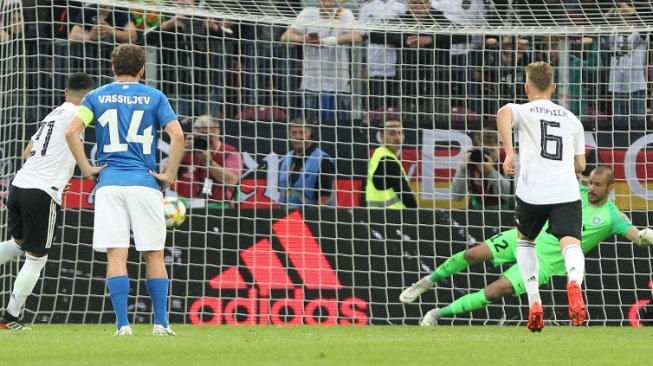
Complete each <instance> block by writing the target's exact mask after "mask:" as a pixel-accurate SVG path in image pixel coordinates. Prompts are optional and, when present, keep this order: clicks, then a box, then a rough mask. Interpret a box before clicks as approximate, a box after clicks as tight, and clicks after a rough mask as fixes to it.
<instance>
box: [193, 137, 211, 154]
mask: <svg viewBox="0 0 653 366" xmlns="http://www.w3.org/2000/svg"><path fill="white" fill-rule="evenodd" d="M208 148H209V138H208V137H207V136H195V137H193V150H200V151H205V150H207V149H208Z"/></svg>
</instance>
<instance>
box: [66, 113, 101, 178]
mask: <svg viewBox="0 0 653 366" xmlns="http://www.w3.org/2000/svg"><path fill="white" fill-rule="evenodd" d="M84 128H86V126H85V125H84V122H83V121H82V119H81V118H79V117H77V116H74V117H73V119H72V120H71V121H70V125H69V126H68V129H67V130H66V141H67V142H68V147H69V148H70V152H71V153H72V154H73V156H74V157H75V161H76V162H77V165H78V166H79V169H80V170H81V171H82V174H83V175H84V177H85V178H88V179H91V180H96V179H97V176H98V174H100V171H102V169H104V167H105V166H106V165H102V166H93V165H91V162H90V161H89V160H88V157H87V156H86V152H85V151H84V143H83V142H82V140H81V139H80V138H79V136H80V134H81V133H82V131H84Z"/></svg>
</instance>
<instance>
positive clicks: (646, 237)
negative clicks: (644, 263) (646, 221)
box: [637, 228, 653, 245]
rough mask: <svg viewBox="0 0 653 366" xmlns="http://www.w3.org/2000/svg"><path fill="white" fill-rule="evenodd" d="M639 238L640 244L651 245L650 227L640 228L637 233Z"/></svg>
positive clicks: (652, 234) (652, 232) (652, 236)
mask: <svg viewBox="0 0 653 366" xmlns="http://www.w3.org/2000/svg"><path fill="white" fill-rule="evenodd" d="M637 237H638V238H639V242H640V245H651V244H653V230H651V229H648V228H646V229H642V230H640V231H639V233H637Z"/></svg>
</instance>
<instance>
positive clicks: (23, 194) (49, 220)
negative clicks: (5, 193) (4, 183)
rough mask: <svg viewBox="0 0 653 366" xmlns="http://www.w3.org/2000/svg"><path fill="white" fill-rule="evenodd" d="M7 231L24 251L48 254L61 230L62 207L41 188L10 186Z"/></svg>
mask: <svg viewBox="0 0 653 366" xmlns="http://www.w3.org/2000/svg"><path fill="white" fill-rule="evenodd" d="M7 209H8V214H7V230H8V231H9V234H10V235H11V236H12V237H13V238H14V239H19V240H22V243H21V247H22V248H23V250H24V251H26V252H30V253H34V254H37V255H45V254H47V253H48V249H50V246H52V243H53V242H54V239H55V235H56V233H57V231H58V229H59V225H58V223H57V217H58V216H59V211H60V210H61V206H59V205H58V204H57V203H56V202H55V201H54V200H53V199H52V197H50V195H49V194H47V193H45V192H44V191H42V190H40V189H31V188H30V189H25V188H18V187H15V186H13V185H12V186H11V187H9V198H8V199H7Z"/></svg>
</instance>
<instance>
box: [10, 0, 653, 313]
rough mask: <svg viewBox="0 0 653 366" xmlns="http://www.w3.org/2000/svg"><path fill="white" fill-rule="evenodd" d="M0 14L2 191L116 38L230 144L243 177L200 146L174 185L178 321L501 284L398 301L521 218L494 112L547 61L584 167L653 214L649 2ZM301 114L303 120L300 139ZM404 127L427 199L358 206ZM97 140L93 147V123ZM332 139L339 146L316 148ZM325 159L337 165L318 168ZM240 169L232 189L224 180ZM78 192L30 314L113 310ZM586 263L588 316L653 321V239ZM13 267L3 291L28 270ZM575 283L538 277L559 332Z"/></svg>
mask: <svg viewBox="0 0 653 366" xmlns="http://www.w3.org/2000/svg"><path fill="white" fill-rule="evenodd" d="M0 4H1V7H0V117H1V119H0V122H1V124H0V197H1V198H2V202H3V203H4V202H5V200H6V196H7V190H8V185H9V184H10V182H11V179H12V177H13V175H14V174H15V172H16V171H17V169H19V168H20V166H21V165H22V162H21V158H20V156H21V152H22V149H23V148H24V146H25V144H26V143H27V141H28V139H29V137H30V136H31V135H32V134H33V133H34V131H36V128H37V127H38V124H39V121H40V120H41V119H42V118H43V117H44V116H45V115H47V113H48V112H49V111H50V110H51V109H52V108H54V107H55V106H58V105H59V104H61V103H62V102H63V92H64V87H65V81H66V77H67V76H68V75H69V74H70V73H73V72H79V71H83V72H86V73H88V74H91V75H93V76H94V77H95V78H96V80H97V82H98V84H104V83H108V82H111V80H112V73H111V65H110V55H111V51H112V49H113V48H114V47H115V46H116V44H119V43H124V42H133V43H138V44H140V45H142V46H143V47H144V49H145V51H146V55H147V56H146V57H147V64H146V67H145V77H144V80H143V82H144V83H147V84H148V85H151V86H154V87H157V88H159V89H160V90H162V91H163V92H164V93H165V94H166V95H167V96H168V98H169V100H170V102H171V104H172V107H173V109H174V110H175V112H176V113H177V114H178V116H179V120H180V122H181V123H182V126H183V128H184V130H185V131H186V132H187V133H188V134H193V136H195V137H193V140H194V143H195V144H201V141H199V140H202V137H200V138H199V139H198V137H197V136H206V133H207V130H208V131H210V132H211V133H219V134H220V140H221V142H222V144H223V145H222V147H219V148H218V144H217V143H216V142H215V141H214V140H211V139H209V140H206V138H204V143H205V144H208V146H209V148H211V149H213V150H214V151H215V152H219V153H217V154H216V155H215V156H214V159H218V160H216V164H219V165H221V166H223V167H224V168H225V170H226V171H228V172H230V174H227V173H224V174H222V173H221V175H220V177H217V176H212V175H210V173H207V171H208V170H207V166H206V165H205V164H199V163H198V162H197V160H193V159H192V158H188V159H187V160H185V161H184V166H182V171H181V173H180V177H179V180H178V182H177V184H176V185H174V186H173V187H172V189H171V190H169V191H168V192H166V194H167V195H177V196H180V197H181V198H182V200H183V201H184V202H185V203H186V205H187V207H188V213H187V217H186V221H185V223H184V224H183V225H182V226H180V227H179V228H177V229H175V230H171V231H169V232H168V239H167V240H168V242H167V247H166V262H167V265H168V271H169V274H170V277H171V280H172V285H171V302H170V311H171V314H170V318H171V321H172V322H174V323H193V324H236V323H238V324H417V322H418V320H419V319H420V318H421V317H422V316H423V315H424V314H425V313H426V312H427V311H428V310H430V309H432V308H434V307H443V306H446V305H447V304H449V303H451V302H452V301H454V300H455V299H457V298H460V297H461V296H463V295H465V294H467V293H471V292H475V291H478V290H480V289H482V288H484V287H485V286H488V285H489V284H491V283H492V282H494V281H496V280H497V279H499V278H500V276H501V274H502V273H503V272H504V271H506V270H507V269H508V268H509V266H510V265H511V264H510V263H506V264H504V265H502V266H494V265H493V264H492V263H491V262H488V263H486V264H475V265H472V266H470V267H469V268H465V269H462V270H461V271H460V273H458V274H456V275H454V276H452V277H448V278H445V279H443V280H442V281H440V282H439V283H438V284H437V285H436V286H435V288H434V289H433V290H432V291H429V292H427V293H425V294H424V295H423V296H422V297H421V298H420V299H418V300H417V301H416V302H415V303H414V304H409V305H403V304H401V303H400V302H399V299H398V297H399V294H400V293H401V291H402V290H403V289H404V288H406V287H407V286H409V285H411V284H412V283H413V282H415V281H417V280H418V279H419V278H421V277H423V276H425V275H427V274H429V273H430V272H431V271H433V270H434V268H435V267H436V266H439V265H442V263H443V262H444V261H445V260H446V259H447V258H448V257H449V256H451V255H453V254H455V253H457V252H460V251H463V250H465V249H468V248H470V247H471V246H472V245H474V244H476V243H479V242H483V241H484V240H485V239H487V238H490V237H492V236H493V235H495V234H497V233H499V232H501V231H503V230H508V229H510V228H512V227H514V219H513V209H514V206H513V198H514V197H513V195H512V191H513V190H514V182H513V181H512V180H511V179H510V178H507V177H502V175H501V166H500V163H497V159H499V149H498V148H497V147H498V146H499V141H497V134H496V118H495V115H496V111H497V109H498V108H499V107H500V106H502V105H504V104H505V103H511V102H515V103H521V102H524V101H526V95H525V93H524V91H523V82H524V68H525V66H526V65H527V64H528V63H529V62H532V61H538V60H541V61H546V62H549V63H551V64H552V65H553V66H554V69H555V81H556V84H557V91H556V93H555V94H554V99H555V101H556V102H558V103H559V104H561V105H563V106H565V107H567V108H568V109H569V110H570V111H572V112H573V113H574V114H575V115H577V116H578V117H579V118H580V119H581V121H582V122H583V125H584V127H585V131H586V143H587V158H588V161H589V166H590V167H594V166H597V165H607V166H609V167H611V168H612V169H614V172H615V182H616V183H615V185H614V193H613V195H612V199H614V201H615V202H616V204H617V206H619V208H620V209H621V210H622V211H623V212H624V213H626V214H627V215H628V216H629V217H630V218H631V219H632V222H633V224H634V225H636V226H637V227H641V228H644V227H648V226H650V216H649V210H650V207H651V206H650V205H651V201H650V200H651V199H652V198H653V193H652V192H651V188H650V187H651V182H652V180H653V170H652V169H651V165H650V162H651V161H652V160H653V152H652V151H651V150H650V147H649V145H650V144H651V143H653V140H651V138H652V136H653V135H651V134H649V133H648V126H649V121H650V107H651V104H650V101H649V92H650V90H651V83H650V82H649V80H650V78H649V76H650V75H651V73H650V70H651V68H650V67H649V65H650V63H649V62H650V61H649V60H650V51H651V47H650V42H651V37H650V35H649V33H650V24H651V23H652V20H653V9H652V8H651V5H650V4H649V3H648V2H632V3H631V2H616V1H614V2H613V1H591V0H590V1H578V2H550V1H534V0H533V1H526V0H520V1H515V0H513V1H499V0H497V1H481V0H453V1H445V0H431V1H428V0H424V1H418V0H409V1H406V2H403V1H395V0H388V1H381V0H372V1H368V2H362V1H355V0H351V1H340V2H338V1H333V0H305V1H300V0H287V1H283V0H261V1H253V0H247V1H230V0H201V1H199V2H198V1H195V0H177V1H171V0H147V1H145V0H144V1H112V2H107V1H95V0H94V1H87V2H84V3H81V2H79V3H78V2H74V1H65V2H57V1H54V2H30V1H23V2H15V1H10V0H2V1H1V2H0ZM207 116H208V117H207ZM298 119H299V120H304V121H305V122H306V124H308V125H309V127H310V128H307V127H306V126H303V127H302V125H300V128H299V132H297V131H295V132H293V128H292V127H293V126H295V127H294V129H295V130H296V129H297V123H296V122H297V120H298ZM389 119H400V120H401V122H402V125H403V134H404V138H405V140H404V142H403V144H402V146H401V150H400V151H401V152H400V154H399V158H400V159H401V162H402V165H403V168H404V170H405V174H406V176H407V177H408V179H409V181H410V185H411V187H412V190H413V191H414V192H415V194H416V195H415V197H416V201H417V205H418V208H412V207H408V208H404V209H398V210H395V209H387V210H379V209H376V208H374V207H370V206H373V205H368V204H366V197H365V194H364V191H365V187H366V184H367V174H368V161H369V159H370V156H371V152H372V151H373V150H374V149H375V148H377V147H378V146H379V145H380V143H381V140H380V138H381V137H382V132H381V130H380V128H379V127H382V126H383V124H384V121H385V120H389ZM214 122H216V124H215V125H213V123H214ZM212 126H214V127H217V131H216V130H215V129H214V128H211V127H212ZM293 133H300V135H296V134H293ZM202 134H204V135H202ZM161 139H162V140H161V143H160V145H159V147H160V149H159V150H160V151H158V154H159V155H160V161H161V162H162V164H164V163H165V159H166V157H167V144H166V140H165V136H161ZM306 140H312V141H313V143H312V144H311V145H310V146H309V144H308V143H306V142H305V141H306ZM225 145H229V146H231V147H233V150H230V149H228V148H225V147H224V146H225ZM307 146H308V147H307ZM86 147H87V152H88V154H89V155H90V156H93V154H94V153H95V149H96V148H95V143H94V134H93V128H92V127H91V128H89V129H88V130H87V134H86ZM293 149H300V150H301V149H307V151H308V154H309V155H310V156H311V158H307V159H295V163H294V164H297V161H300V162H299V164H300V165H299V168H297V165H294V164H289V163H288V161H289V160H288V158H286V155H287V154H288V153H289V151H291V150H293ZM317 149H319V150H317ZM483 149H486V150H483ZM315 151H318V153H316V154H317V155H313V154H314V153H315ZM319 151H323V153H324V154H325V155H328V159H327V158H322V159H321V160H320V159H319V158H313V157H314V156H318V155H319ZM479 152H480V154H479ZM194 154H195V153H193V152H192V151H189V152H188V155H189V156H193V155H194ZM486 155H487V156H486ZM486 159H491V160H493V161H494V163H493V162H486V163H483V161H484V160H486ZM325 161H326V163H325ZM329 162H330V163H329ZM301 164H303V166H302V165H301ZM293 169H299V170H298V171H300V173H297V172H294V170H293ZM311 169H314V170H313V171H315V170H318V171H323V173H322V174H321V175H318V176H317V177H316V176H315V175H311V174H308V173H304V172H306V171H310V170H311ZM587 173H589V170H588V172H587ZM228 175H230V176H231V175H233V176H235V177H236V178H237V179H236V180H237V181H238V183H237V184H234V181H233V179H232V180H229V181H228V182H227V183H224V184H221V183H220V181H221V180H225V179H227V178H226V177H227V176H228ZM586 175H587V174H586ZM483 177H489V178H485V179H484V178H483ZM298 179H300V181H298ZM394 181H396V180H394ZM394 181H393V180H392V179H386V180H384V181H383V182H384V183H382V184H387V185H388V187H391V186H392V184H395V183H393V182H394ZM71 183H72V185H71V191H70V192H68V193H67V194H66V197H65V200H64V204H63V207H64V211H63V215H62V216H63V221H62V227H61V230H60V231H59V233H58V241H57V244H56V245H54V246H53V248H52V249H51V252H50V259H49V262H48V264H47V265H46V267H45V270H44V276H43V278H42V280H41V281H40V282H39V284H38V286H37V289H36V290H35V295H34V296H31V297H30V298H29V299H28V301H27V306H26V309H25V314H24V316H25V318H26V319H27V320H29V321H34V322H43V323H49V322H86V323H98V322H106V323H110V322H113V320H114V319H113V313H112V311H111V304H110V301H109V298H108V296H107V294H106V290H105V270H106V265H105V263H106V257H105V256H104V255H102V254H99V253H95V252H93V250H92V247H91V239H92V231H93V205H94V190H93V185H94V184H93V182H90V181H88V180H84V179H83V178H82V177H81V176H80V175H76V176H75V177H74V178H73V180H72V182H71ZM212 183H213V185H211V184H212ZM379 184H381V183H379ZM297 192H300V193H299V194H297ZM368 198H369V197H368ZM293 200H297V201H293ZM286 201H287V202H290V204H287V203H284V202H286ZM3 206H4V204H3ZM0 213H1V216H0V217H2V220H3V221H2V226H0V228H2V230H0V231H2V233H3V234H4V237H6V235H7V233H6V219H5V217H6V210H4V209H3V210H0ZM585 220H589V222H590V223H593V224H598V223H597V222H596V221H593V220H596V219H595V218H593V217H589V218H588V217H586V218H585ZM106 225H111V223H110V222H108V223H106ZM501 245H504V244H501ZM586 263H587V275H586V282H585V287H586V298H587V303H588V309H589V314H590V320H589V321H590V324H611V325H641V324H648V321H649V320H648V318H647V317H648V316H649V312H648V311H647V310H648V303H649V302H650V299H651V287H652V286H653V282H651V273H652V270H653V268H652V265H651V260H650V252H649V250H648V249H646V248H640V247H637V246H634V245H632V243H630V242H628V241H627V239H625V238H623V237H615V236H610V237H607V238H606V239H605V240H604V242H603V243H602V244H601V245H600V246H599V247H598V248H596V249H595V250H593V251H592V252H590V253H588V254H587V259H586ZM3 268H4V271H3V272H2V277H1V278H2V284H3V288H2V292H1V296H0V299H1V300H2V301H3V304H6V303H7V301H8V298H9V296H10V293H11V287H12V282H13V279H14V278H15V274H16V270H17V268H18V263H13V262H12V263H7V264H5V265H4V267H3ZM129 274H130V278H131V292H130V298H129V304H130V311H131V312H130V317H131V318H130V319H131V320H132V321H134V322H150V321H151V319H150V301H149V297H148V295H147V291H146V290H145V287H144V277H145V267H144V263H143V260H142V258H140V257H139V256H138V255H137V254H136V253H131V255H130V258H129ZM565 282H566V280H565V278H564V276H563V277H555V278H553V279H552V281H551V282H550V283H548V284H547V285H545V286H544V287H543V290H542V291H543V292H542V294H543V299H544V303H545V305H546V308H547V310H546V312H547V314H546V318H547V319H548V320H550V321H552V322H556V323H560V324H568V319H567V316H566V313H567V300H566V292H565ZM527 310H528V309H527V302H525V299H524V298H523V297H512V296H509V297H506V298H504V299H503V300H501V301H498V302H496V303H495V304H492V305H490V306H488V307H487V308H485V309H481V310H478V311H476V312H474V313H471V314H470V313H463V314H459V315H457V316H455V317H452V318H445V319H443V320H442V323H446V324H451V323H456V324H485V323H487V324H497V323H498V324H523V322H524V319H525V317H526V315H527ZM640 318H641V319H640Z"/></svg>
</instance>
